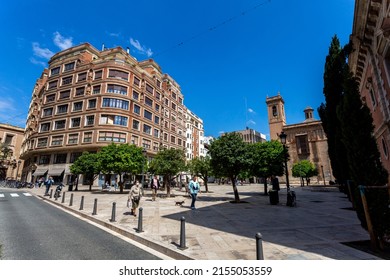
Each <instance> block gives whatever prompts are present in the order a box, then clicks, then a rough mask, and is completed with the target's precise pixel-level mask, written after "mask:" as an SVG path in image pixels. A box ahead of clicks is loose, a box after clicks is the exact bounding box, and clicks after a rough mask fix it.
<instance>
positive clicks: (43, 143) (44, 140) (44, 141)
mask: <svg viewBox="0 0 390 280" xmlns="http://www.w3.org/2000/svg"><path fill="white" fill-rule="evenodd" d="M37 147H38V148H42V147H47V137H45V138H38V143H37Z"/></svg>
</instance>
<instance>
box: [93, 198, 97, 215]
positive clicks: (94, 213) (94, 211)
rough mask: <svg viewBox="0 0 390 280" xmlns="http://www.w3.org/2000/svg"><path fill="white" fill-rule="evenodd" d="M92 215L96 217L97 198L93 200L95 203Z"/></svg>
mask: <svg viewBox="0 0 390 280" xmlns="http://www.w3.org/2000/svg"><path fill="white" fill-rule="evenodd" d="M92 215H97V198H95V202H94V203H93V212H92Z"/></svg>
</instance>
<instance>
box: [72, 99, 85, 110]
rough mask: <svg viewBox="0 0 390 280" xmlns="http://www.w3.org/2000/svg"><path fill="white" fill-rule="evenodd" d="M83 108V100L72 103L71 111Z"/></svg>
mask: <svg viewBox="0 0 390 280" xmlns="http://www.w3.org/2000/svg"><path fill="white" fill-rule="evenodd" d="M82 109H83V101H80V102H75V103H73V111H81V110H82Z"/></svg>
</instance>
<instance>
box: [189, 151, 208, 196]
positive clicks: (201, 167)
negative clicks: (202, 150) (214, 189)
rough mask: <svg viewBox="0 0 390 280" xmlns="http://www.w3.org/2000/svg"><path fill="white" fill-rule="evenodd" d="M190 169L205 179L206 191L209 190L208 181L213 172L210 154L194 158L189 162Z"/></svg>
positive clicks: (192, 172)
mask: <svg viewBox="0 0 390 280" xmlns="http://www.w3.org/2000/svg"><path fill="white" fill-rule="evenodd" d="M188 169H189V170H190V172H191V174H193V175H196V176H198V177H200V178H201V179H202V180H203V182H204V186H205V189H206V192H209V188H208V185H207V183H208V179H209V176H210V175H211V173H212V169H211V158H210V156H206V157H201V158H194V159H192V160H191V161H190V162H189V163H188Z"/></svg>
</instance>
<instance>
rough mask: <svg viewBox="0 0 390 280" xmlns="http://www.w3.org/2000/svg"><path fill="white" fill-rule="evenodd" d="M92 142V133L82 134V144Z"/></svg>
mask: <svg viewBox="0 0 390 280" xmlns="http://www.w3.org/2000/svg"><path fill="white" fill-rule="evenodd" d="M91 142H92V132H91V131H88V132H84V137H83V143H91Z"/></svg>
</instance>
